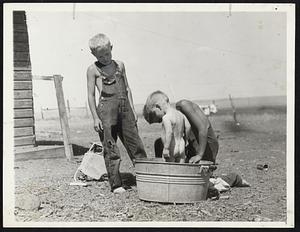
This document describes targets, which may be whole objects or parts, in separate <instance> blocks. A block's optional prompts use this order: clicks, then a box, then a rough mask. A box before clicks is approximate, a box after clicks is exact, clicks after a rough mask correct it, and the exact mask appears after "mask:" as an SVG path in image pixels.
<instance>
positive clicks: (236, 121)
mask: <svg viewBox="0 0 300 232" xmlns="http://www.w3.org/2000/svg"><path fill="white" fill-rule="evenodd" d="M229 100H230V104H231V108H232V113H233V120H234V122H235V124H236V125H237V126H239V125H240V123H239V122H238V120H237V117H236V110H235V106H234V104H233V101H232V98H231V95H230V94H229Z"/></svg>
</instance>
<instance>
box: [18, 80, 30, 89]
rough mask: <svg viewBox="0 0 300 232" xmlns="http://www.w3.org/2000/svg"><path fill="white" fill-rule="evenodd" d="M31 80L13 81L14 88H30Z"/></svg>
mask: <svg viewBox="0 0 300 232" xmlns="http://www.w3.org/2000/svg"><path fill="white" fill-rule="evenodd" d="M31 89H32V81H14V90H31Z"/></svg>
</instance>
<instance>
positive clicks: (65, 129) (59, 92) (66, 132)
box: [53, 75, 73, 160]
mask: <svg viewBox="0 0 300 232" xmlns="http://www.w3.org/2000/svg"><path fill="white" fill-rule="evenodd" d="M53 77H54V86H55V90H56V98H57V105H58V111H59V119H60V125H61V130H62V133H63V139H64V147H65V153H66V157H67V159H68V160H72V159H73V149H72V144H71V142H70V127H69V122H68V117H67V112H66V106H65V99H64V93H63V88H62V80H63V77H62V76H60V75H54V76H53Z"/></svg>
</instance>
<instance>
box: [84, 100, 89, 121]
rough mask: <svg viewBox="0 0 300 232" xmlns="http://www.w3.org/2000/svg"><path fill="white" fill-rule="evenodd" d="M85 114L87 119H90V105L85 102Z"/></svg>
mask: <svg viewBox="0 0 300 232" xmlns="http://www.w3.org/2000/svg"><path fill="white" fill-rule="evenodd" d="M85 113H86V117H87V118H88V117H89V108H88V105H87V103H86V102H85Z"/></svg>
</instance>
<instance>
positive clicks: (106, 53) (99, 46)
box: [89, 34, 112, 65]
mask: <svg viewBox="0 0 300 232" xmlns="http://www.w3.org/2000/svg"><path fill="white" fill-rule="evenodd" d="M89 47H90V49H91V53H92V54H93V55H94V56H95V57H96V58H97V60H98V61H99V62H100V63H101V64H104V65H108V64H110V63H111V58H112V55H111V50H112V45H111V43H110V40H109V38H108V37H107V36H106V35H104V34H97V35H95V36H93V37H92V38H91V39H90V40H89Z"/></svg>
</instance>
